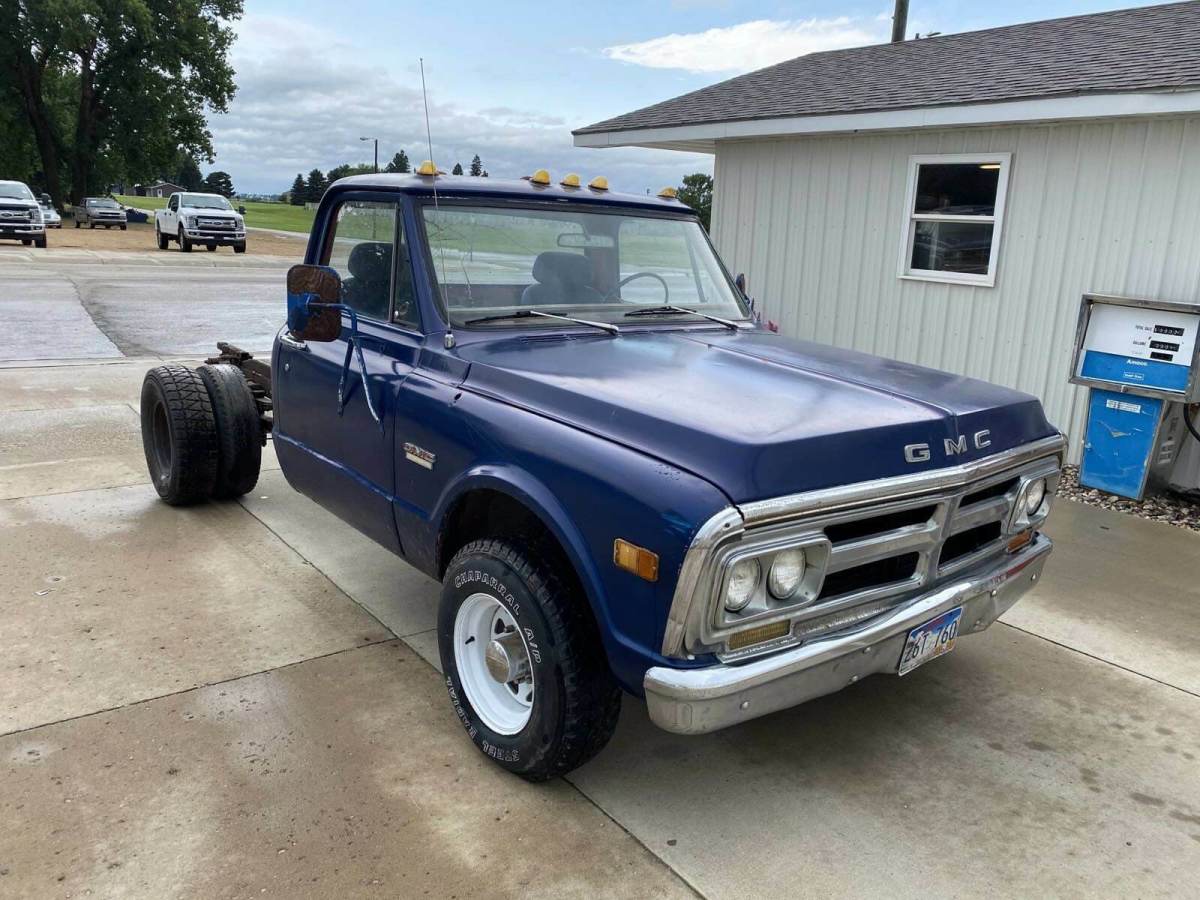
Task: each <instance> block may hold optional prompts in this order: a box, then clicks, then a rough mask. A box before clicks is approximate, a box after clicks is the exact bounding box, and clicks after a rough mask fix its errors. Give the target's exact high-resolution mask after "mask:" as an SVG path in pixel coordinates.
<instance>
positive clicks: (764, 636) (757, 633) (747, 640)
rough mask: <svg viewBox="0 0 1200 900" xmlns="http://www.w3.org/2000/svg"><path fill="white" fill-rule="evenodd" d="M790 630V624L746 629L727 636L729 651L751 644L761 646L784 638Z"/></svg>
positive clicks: (782, 623)
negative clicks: (765, 642)
mask: <svg viewBox="0 0 1200 900" xmlns="http://www.w3.org/2000/svg"><path fill="white" fill-rule="evenodd" d="M791 630H792V625H791V623H790V622H774V623H772V624H770V625H759V626H758V627H757V628H747V629H746V630H745V631H739V632H738V633H737V634H733V635H730V636H729V649H730V650H741V649H742V648H743V647H749V646H750V645H751V644H761V643H763V642H764V641H773V640H775V639H776V638H781V637H786V636H787V634H788V632H790V631H791Z"/></svg>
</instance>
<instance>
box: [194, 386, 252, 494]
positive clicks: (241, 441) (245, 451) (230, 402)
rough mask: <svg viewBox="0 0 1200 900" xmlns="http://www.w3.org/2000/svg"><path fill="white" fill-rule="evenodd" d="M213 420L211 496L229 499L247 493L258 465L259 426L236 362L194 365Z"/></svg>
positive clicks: (249, 395) (250, 395)
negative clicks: (214, 473)
mask: <svg viewBox="0 0 1200 900" xmlns="http://www.w3.org/2000/svg"><path fill="white" fill-rule="evenodd" d="M196 372H197V373H198V374H199V376H200V378H201V380H203V382H204V386H205V387H206V388H207V389H208V397H209V400H210V401H211V402H212V408H213V417H214V418H215V419H216V422H217V448H218V449H217V482H216V486H215V487H214V488H213V494H212V495H213V497H215V498H217V499H219V500H231V499H233V498H234V497H240V496H242V494H246V493H249V492H250V491H252V490H253V489H254V485H255V484H257V483H258V471H259V468H260V467H261V466H262V430H261V425H260V424H259V421H258V406H257V404H255V402H254V394H253V392H251V390H250V385H249V384H247V383H246V378H245V376H244V375H242V373H241V370H240V369H238V367H237V366H231V365H225V364H218V365H207V364H206V365H203V366H197V367H196Z"/></svg>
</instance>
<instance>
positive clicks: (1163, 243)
mask: <svg viewBox="0 0 1200 900" xmlns="http://www.w3.org/2000/svg"><path fill="white" fill-rule="evenodd" d="M575 142H576V144H577V145H579V146H588V147H602V146H618V145H634V146H645V147H659V148H670V149H685V150H690V151H697V150H700V151H706V152H710V153H714V154H715V155H716V164H715V195H714V200H713V224H712V232H713V238H714V241H715V242H716V244H717V247H718V249H719V250H720V252H721V254H722V256H723V257H724V259H725V260H726V262H727V264H728V265H729V266H730V267H731V268H732V269H733V270H734V271H744V272H745V273H746V275H747V278H748V281H749V292H750V293H751V295H753V296H755V297H756V298H757V300H758V302H759V304H760V308H761V309H762V310H763V312H764V315H765V316H766V317H767V318H769V319H772V320H774V321H775V322H777V323H778V324H779V326H780V330H781V331H782V332H784V333H786V334H792V335H797V336H800V337H805V338H811V339H814V340H818V341H823V342H826V343H831V344H835V345H838V346H844V347H852V348H855V349H859V350H866V351H868V352H871V353H877V354H880V355H883V356H890V357H896V358H899V359H904V360H909V361H914V362H918V363H923V364H925V365H930V366H934V367H937V368H942V369H949V370H951V371H955V372H961V373H964V374H967V375H973V376H976V377H979V378H984V379H987V380H990V381H995V382H999V383H1002V384H1007V385H1011V386H1013V387H1016V388H1020V389H1022V390H1026V391H1029V392H1030V393H1033V394H1036V395H1038V396H1039V397H1041V398H1042V400H1043V402H1044V404H1045V406H1046V409H1047V413H1048V415H1049V417H1050V418H1051V420H1052V421H1054V422H1055V423H1056V424H1058V425H1059V426H1060V427H1062V428H1063V429H1064V430H1067V431H1069V432H1070V433H1071V435H1072V438H1073V441H1072V452H1073V454H1074V456H1075V459H1076V460H1077V459H1078V453H1079V444H1080V441H1078V440H1076V438H1078V437H1079V436H1080V435H1081V433H1082V422H1083V414H1084V409H1083V406H1084V402H1083V396H1084V395H1083V392H1082V390H1081V389H1078V388H1075V387H1074V386H1072V385H1070V384H1069V383H1068V381H1067V378H1068V374H1069V373H1068V370H1069V367H1070V353H1071V348H1072V342H1073V339H1074V332H1075V324H1076V313H1077V311H1078V306H1079V300H1080V296H1081V295H1082V294H1083V293H1084V292H1095V293H1110V294H1131V295H1138V296H1145V297H1152V298H1161V299H1167V300H1184V301H1192V302H1197V301H1200V3H1195V2H1192V3H1176V4H1169V5H1164V6H1155V7H1146V8H1142V9H1133V10H1124V11H1120V12H1114V13H1102V14H1098V15H1092V16H1076V17H1072V18H1068V19H1057V20H1052V21H1047V22H1037V23H1032V24H1026V25H1017V26H1012V27H1008V28H998V29H990V30H988V31H978V32H971V33H966V34H959V35H948V36H945V37H936V38H932V39H926V40H920V41H908V42H904V43H898V44H884V45H880V46H873V47H863V48H857V49H853V50H843V51H833V52H829V53H821V54H812V55H810V56H805V57H801V58H799V59H796V60H791V61H789V62H786V63H781V64H779V65H776V66H772V67H770V68H767V69H763V70H760V71H758V72H752V73H750V74H749V75H744V76H741V77H739V78H734V79H732V80H730V81H726V82H723V83H721V84H717V85H714V86H712V87H709V88H705V89H702V90H700V91H696V92H693V93H691V94H688V95H684V96H683V97H678V98H675V99H674V100H668V101H666V102H664V103H660V104H656V105H654V106H650V107H647V108H645V109H642V110H638V111H636V112H633V113H629V114H627V115H624V116H620V117H618V118H615V119H611V120H608V121H606V122H600V123H598V124H596V125H592V126H589V127H587V128H583V129H580V130H579V131H577V132H575Z"/></svg>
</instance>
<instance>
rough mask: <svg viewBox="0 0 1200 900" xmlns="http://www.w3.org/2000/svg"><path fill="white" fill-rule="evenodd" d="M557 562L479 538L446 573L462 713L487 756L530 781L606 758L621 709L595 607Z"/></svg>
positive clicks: (453, 685)
mask: <svg viewBox="0 0 1200 900" xmlns="http://www.w3.org/2000/svg"><path fill="white" fill-rule="evenodd" d="M550 558H552V557H551V556H550V555H548V554H541V553H537V552H535V551H530V550H526V549H524V548H520V547H518V546H516V545H514V544H510V543H508V542H506V541H500V540H480V541H474V542H472V543H470V544H468V545H467V546H465V547H463V548H462V549H461V550H459V551H458V553H457V554H455V556H454V559H453V560H451V562H450V565H449V567H448V568H447V569H446V577H445V580H444V581H443V583H442V599H441V604H440V606H439V608H438V649H439V651H440V654H441V660H442V670H443V671H444V672H445V673H446V689H447V691H448V692H449V694H450V702H451V703H452V704H453V706H454V711H455V713H456V714H457V715H458V717H459V720H460V721H461V722H462V724H463V727H464V728H465V729H466V732H467V736H468V737H470V739H471V740H472V742H474V744H475V746H476V747H478V748H479V749H480V751H482V752H483V753H484V754H485V755H487V756H489V757H491V758H492V759H493V760H494V761H495V762H496V763H498V764H499V765H501V766H502V767H504V768H505V769H508V770H509V771H510V772H513V773H514V774H516V775H520V776H521V777H522V778H525V779H526V780H528V781H544V780H546V779H548V778H554V777H557V776H560V775H565V774H566V773H567V772H570V771H571V770H572V769H574V768H576V767H578V766H580V765H582V764H583V763H585V762H587V761H588V760H589V759H591V758H592V757H593V756H595V755H596V754H597V753H599V752H600V750H601V749H603V747H604V745H605V744H607V743H608V741H609V738H611V737H612V733H613V730H614V729H615V728H616V725H617V715H618V713H619V712H620V710H621V691H620V688H619V687H618V686H617V684H616V682H615V680H614V679H613V677H612V673H611V672H610V671H609V668H608V662H607V659H606V658H605V655H604V649H603V647H602V645H601V643H600V636H599V634H598V633H597V630H596V625H595V622H594V620H593V619H592V617H591V610H590V608H589V607H588V604H587V600H586V598H584V597H583V596H581V595H580V594H579V592H578V589H573V588H571V587H569V584H570V582H571V581H572V580H573V579H568V578H565V577H562V575H560V573H558V572H557V571H556V565H557V564H555V563H551V562H548V561H547V560H548V559H550Z"/></svg>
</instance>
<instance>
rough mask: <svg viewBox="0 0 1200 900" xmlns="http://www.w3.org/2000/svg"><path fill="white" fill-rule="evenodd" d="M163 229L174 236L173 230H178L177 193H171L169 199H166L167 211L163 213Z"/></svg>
mask: <svg viewBox="0 0 1200 900" xmlns="http://www.w3.org/2000/svg"><path fill="white" fill-rule="evenodd" d="M162 230H163V231H165V232H166V233H167V234H169V235H171V237H174V236H175V232H177V231H178V230H179V195H178V194H172V195H171V199H169V200H168V201H167V211H166V212H165V213H164V214H163V228H162Z"/></svg>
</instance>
